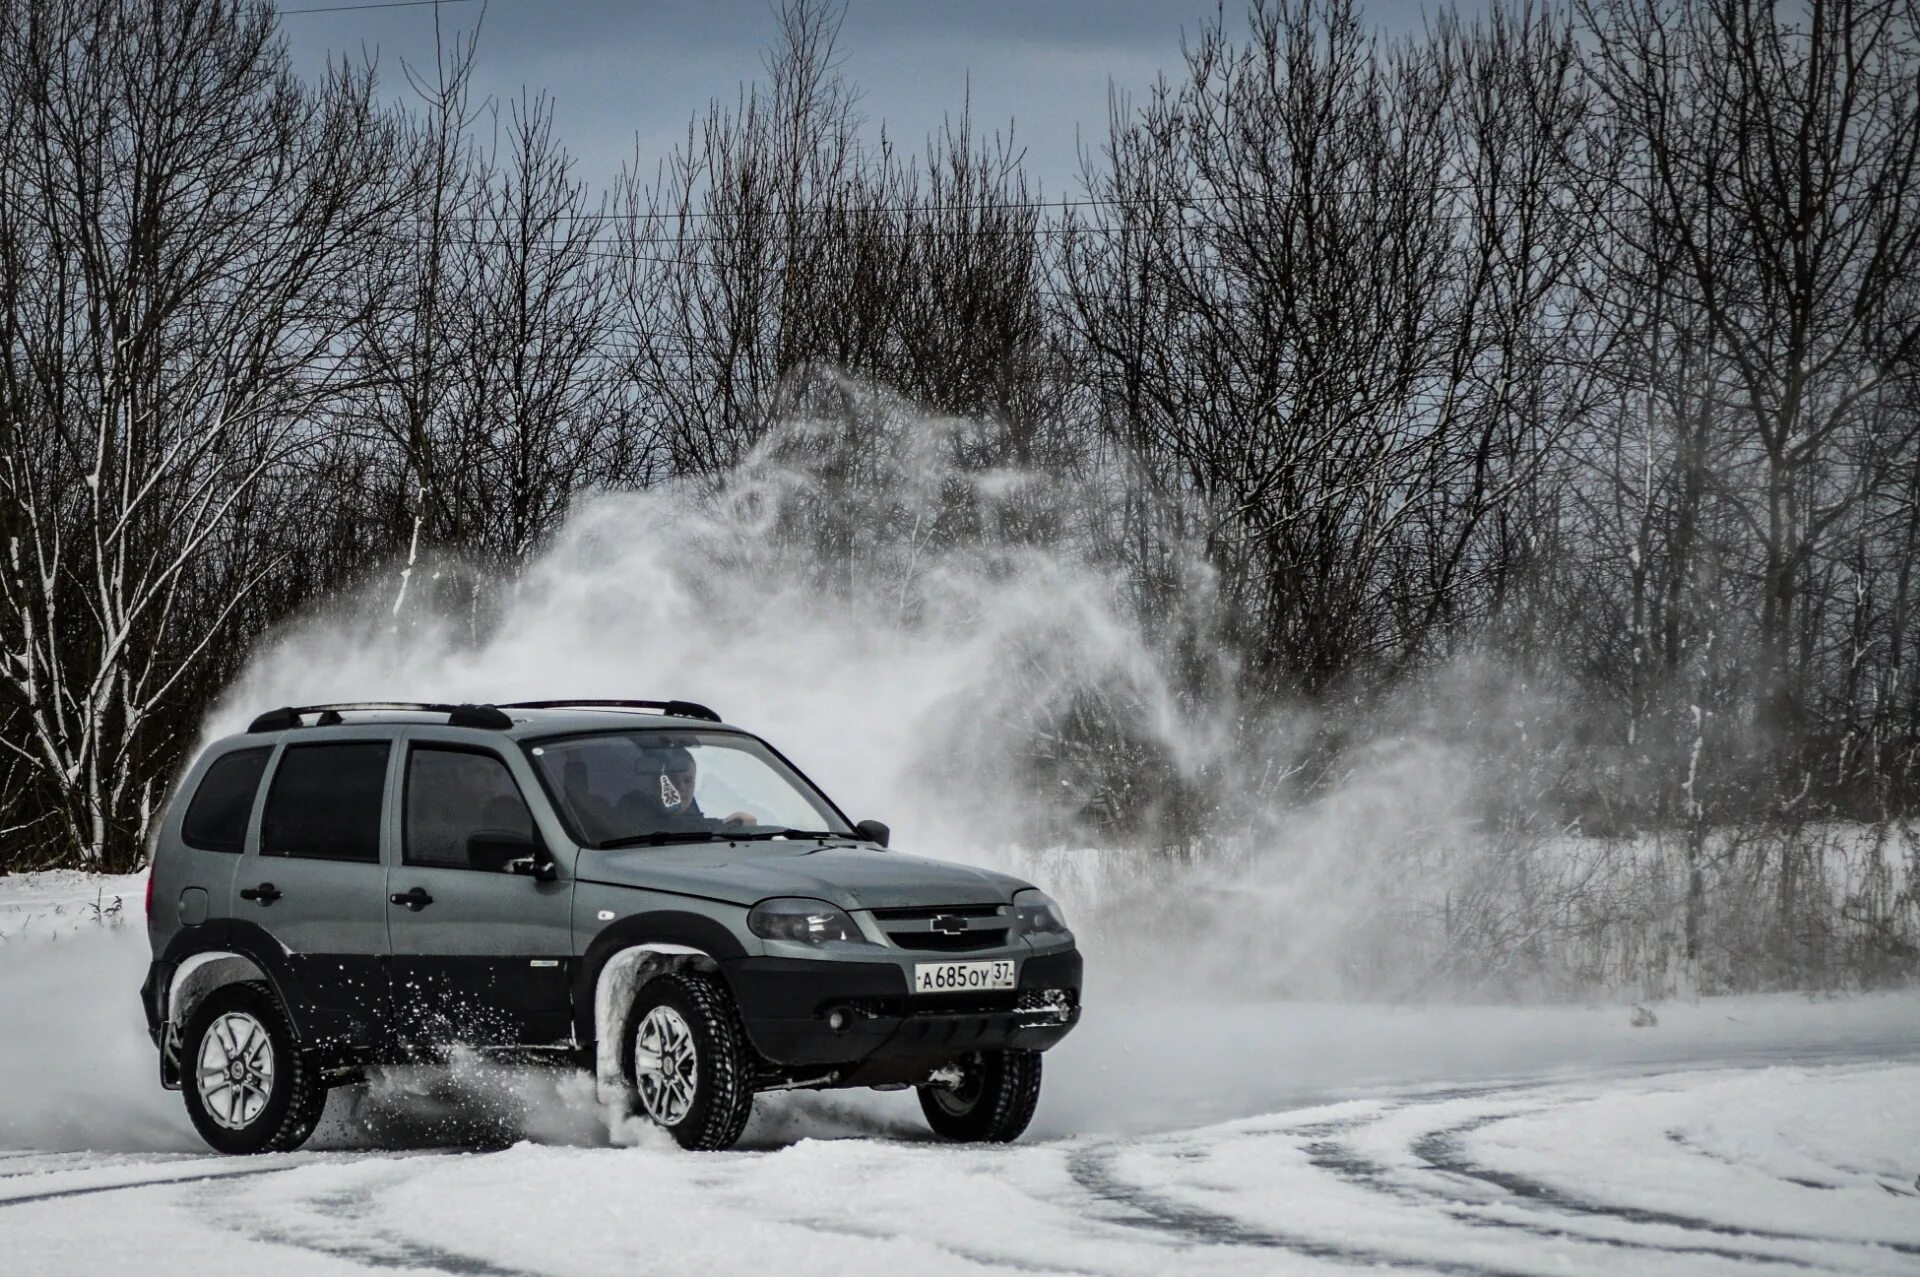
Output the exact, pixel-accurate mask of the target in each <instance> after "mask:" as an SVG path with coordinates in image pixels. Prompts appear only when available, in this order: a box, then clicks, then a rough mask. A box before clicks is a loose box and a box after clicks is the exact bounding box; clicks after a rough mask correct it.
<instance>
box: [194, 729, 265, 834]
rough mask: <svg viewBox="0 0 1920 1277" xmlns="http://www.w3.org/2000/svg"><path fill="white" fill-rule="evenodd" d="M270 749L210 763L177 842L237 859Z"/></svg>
mask: <svg viewBox="0 0 1920 1277" xmlns="http://www.w3.org/2000/svg"><path fill="white" fill-rule="evenodd" d="M272 754H273V750H272V748H271V747H267V746H262V747H261V748H258V749H237V750H235V751H234V752H233V753H231V754H226V755H223V756H222V757H220V758H217V759H215V760H214V763H213V766H211V767H209V768H207V774H206V775H205V776H203V777H201V779H200V788H198V789H196V790H194V791H193V801H192V802H190V803H188V804H187V814H186V817H185V818H184V819H183V820H182V821H181V822H180V839H181V841H182V842H184V843H186V844H187V846H189V847H193V848H196V849H197V850H200V851H227V852H232V853H234V854H235V855H238V854H239V853H240V851H241V850H242V849H243V848H244V847H245V846H246V845H247V818H248V817H250V816H252V815H253V799H254V795H256V794H258V793H259V792H260V774H261V773H262V772H264V771H266V769H267V759H268V758H269V757H271V756H272Z"/></svg>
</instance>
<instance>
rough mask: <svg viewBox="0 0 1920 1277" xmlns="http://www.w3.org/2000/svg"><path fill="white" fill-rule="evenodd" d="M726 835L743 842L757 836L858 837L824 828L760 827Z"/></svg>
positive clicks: (840, 838)
mask: <svg viewBox="0 0 1920 1277" xmlns="http://www.w3.org/2000/svg"><path fill="white" fill-rule="evenodd" d="M727 836H728V837H729V838H738V839H740V840H741V841H742V842H745V841H747V840H748V839H755V838H758V839H767V838H820V839H828V838H833V839H838V840H840V841H843V842H844V841H845V840H847V839H849V838H858V837H859V835H858V834H836V833H831V832H829V831H827V830H824V829H760V830H755V831H754V832H753V833H750V834H729V835H727Z"/></svg>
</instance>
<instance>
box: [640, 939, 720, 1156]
mask: <svg viewBox="0 0 1920 1277" xmlns="http://www.w3.org/2000/svg"><path fill="white" fill-rule="evenodd" d="M749 1058H750V1057H749V1054H748V1049H747V1045H746V1034H745V1032H744V1030H742V1029H741V1027H740V1017H739V1014H738V1012H736V1011H735V1009H734V1006H733V999H732V998H730V997H729V996H728V995H727V991H726V989H725V988H723V987H722V986H721V984H720V982H719V981H717V980H715V979H713V978H712V977H711V976H704V975H698V974H696V973H694V972H690V971H683V972H676V973H674V974H671V975H663V976H656V977H655V978H653V979H652V980H649V981H647V983H646V984H645V985H644V986H643V987H642V988H641V990H640V992H639V993H638V994H636V995H635V996H634V999H633V1016H632V1018H630V1019H629V1020H628V1021H627V1038H626V1042H625V1044H624V1051H623V1054H622V1058H621V1064H622V1066H623V1067H624V1068H625V1070H626V1074H627V1081H628V1082H629V1083H631V1084H632V1085H633V1088H634V1091H635V1093H636V1094H637V1095H638V1096H639V1099H640V1111H641V1113H643V1114H645V1115H646V1116H647V1117H648V1118H650V1119H652V1121H653V1122H654V1123H655V1124H657V1125H659V1126H664V1127H666V1128H667V1130H668V1131H670V1132H672V1134H673V1138H674V1139H675V1140H677V1141H679V1143H680V1146H681V1147H682V1148H689V1149H703V1150H713V1149H723V1148H731V1147H733V1144H734V1142H735V1141H736V1140H738V1139H739V1138H740V1133H741V1132H742V1131H744V1130H745V1129H746V1127H747V1117H748V1116H749V1115H750V1114H751V1113H752V1112H753V1078H752V1074H751V1070H750V1067H749Z"/></svg>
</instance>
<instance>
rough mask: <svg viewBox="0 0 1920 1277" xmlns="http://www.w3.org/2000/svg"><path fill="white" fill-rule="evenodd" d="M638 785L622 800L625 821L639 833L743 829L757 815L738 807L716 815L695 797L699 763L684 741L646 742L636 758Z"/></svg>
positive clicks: (624, 822)
mask: <svg viewBox="0 0 1920 1277" xmlns="http://www.w3.org/2000/svg"><path fill="white" fill-rule="evenodd" d="M633 770H634V787H633V788H632V789H630V790H629V791H627V793H626V795H625V796H624V797H622V798H621V800H620V807H619V815H620V819H621V822H622V823H623V824H625V825H626V826H627V827H628V828H630V829H632V830H634V831H635V832H637V833H698V832H701V831H703V830H719V829H742V828H746V827H748V826H750V825H752V824H753V823H754V818H753V816H752V815H751V814H750V813H748V812H744V811H736V812H733V813H732V814H730V815H728V816H725V817H723V818H721V819H718V820H716V819H714V818H713V817H711V816H708V815H707V814H706V813H705V812H703V811H701V810H700V803H699V800H698V799H696V798H695V797H694V787H695V785H696V784H697V783H698V781H699V767H698V765H697V764H696V763H695V762H694V759H693V753H692V751H690V750H688V749H687V748H685V747H684V746H681V745H646V746H642V747H641V749H640V754H639V757H638V758H637V759H636V760H635V761H634V767H633Z"/></svg>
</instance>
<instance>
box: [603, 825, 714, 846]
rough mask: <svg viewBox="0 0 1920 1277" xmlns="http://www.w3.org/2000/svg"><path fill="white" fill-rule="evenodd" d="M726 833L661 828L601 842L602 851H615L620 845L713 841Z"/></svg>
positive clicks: (664, 844) (709, 830)
mask: <svg viewBox="0 0 1920 1277" xmlns="http://www.w3.org/2000/svg"><path fill="white" fill-rule="evenodd" d="M726 837H727V835H726V834H722V833H716V832H714V831H713V830H711V829H661V830H656V831H655V832H653V833H650V834H634V835H632V836H631V837H627V838H609V839H607V841H605V842H603V843H601V844H600V850H601V851H613V850H615V849H616V848H620V847H664V846H666V845H667V844H668V843H670V842H712V841H713V840H714V839H716V838H720V839H724V838H726Z"/></svg>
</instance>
